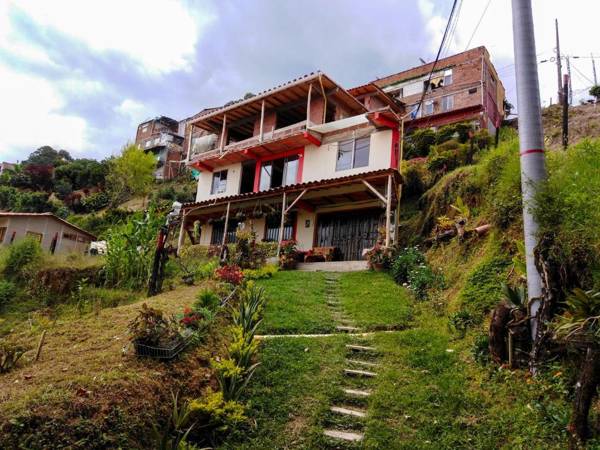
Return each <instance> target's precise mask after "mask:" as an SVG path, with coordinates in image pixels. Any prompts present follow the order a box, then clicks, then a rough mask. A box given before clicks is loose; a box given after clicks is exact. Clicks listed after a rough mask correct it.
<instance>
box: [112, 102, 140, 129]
mask: <svg viewBox="0 0 600 450" xmlns="http://www.w3.org/2000/svg"><path fill="white" fill-rule="evenodd" d="M147 111H148V110H147V109H146V107H145V106H144V104H143V103H141V102H138V101H136V100H133V99H130V98H126V99H125V100H123V101H122V102H121V104H120V105H118V106H116V107H115V112H117V113H118V114H121V115H122V116H124V117H126V118H127V120H128V121H129V122H130V123H131V124H133V125H138V124H139V123H140V122H142V121H143V120H144V118H146V116H147V115H148V112H147Z"/></svg>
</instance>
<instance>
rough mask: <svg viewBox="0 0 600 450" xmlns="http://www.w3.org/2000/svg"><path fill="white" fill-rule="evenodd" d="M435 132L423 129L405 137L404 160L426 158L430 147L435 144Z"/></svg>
mask: <svg viewBox="0 0 600 450" xmlns="http://www.w3.org/2000/svg"><path fill="white" fill-rule="evenodd" d="M435 142H436V135H435V131H433V130H432V129H431V128H423V129H419V130H416V131H414V132H413V133H411V134H410V135H409V136H407V137H406V143H405V159H410V158H417V157H422V156H427V155H428V154H429V149H430V147H431V146H432V145H433V144H435Z"/></svg>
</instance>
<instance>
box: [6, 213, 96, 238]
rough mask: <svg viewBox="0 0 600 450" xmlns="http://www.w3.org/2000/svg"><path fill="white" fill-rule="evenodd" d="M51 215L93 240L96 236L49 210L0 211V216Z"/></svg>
mask: <svg viewBox="0 0 600 450" xmlns="http://www.w3.org/2000/svg"><path fill="white" fill-rule="evenodd" d="M23 216H24V217H52V218H53V219H56V220H58V221H59V222H62V223H64V224H65V225H67V226H69V227H71V228H74V229H76V230H78V231H80V232H81V233H83V234H86V235H88V236H89V237H91V238H92V239H93V240H96V236H94V235H93V234H92V233H90V232H88V231H85V230H84V229H82V228H79V227H78V226H77V225H73V224H72V223H71V222H67V221H66V220H65V219H61V218H60V217H58V216H56V215H54V214H52V213H51V212H45V213H28V212H12V211H0V217H23Z"/></svg>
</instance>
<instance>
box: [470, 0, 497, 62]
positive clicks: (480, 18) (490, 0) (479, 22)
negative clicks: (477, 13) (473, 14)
mask: <svg viewBox="0 0 600 450" xmlns="http://www.w3.org/2000/svg"><path fill="white" fill-rule="evenodd" d="M491 3H492V0H488V2H487V5H485V8H484V9H483V12H482V13H481V17H479V21H478V22H477V25H475V29H474V30H473V34H471V37H470V38H469V42H467V46H466V47H465V51H467V50H468V49H469V46H470V45H471V41H472V40H473V38H474V37H475V33H477V30H478V29H479V25H481V21H482V20H483V16H485V13H486V12H487V10H488V8H489V7H490V4H491Z"/></svg>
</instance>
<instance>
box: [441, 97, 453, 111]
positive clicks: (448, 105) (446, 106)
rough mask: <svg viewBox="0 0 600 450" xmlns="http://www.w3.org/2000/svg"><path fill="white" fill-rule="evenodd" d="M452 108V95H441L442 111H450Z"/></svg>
mask: <svg viewBox="0 0 600 450" xmlns="http://www.w3.org/2000/svg"><path fill="white" fill-rule="evenodd" d="M453 108H454V96H452V95H447V96H445V97H442V111H450V110H451V109H453Z"/></svg>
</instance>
